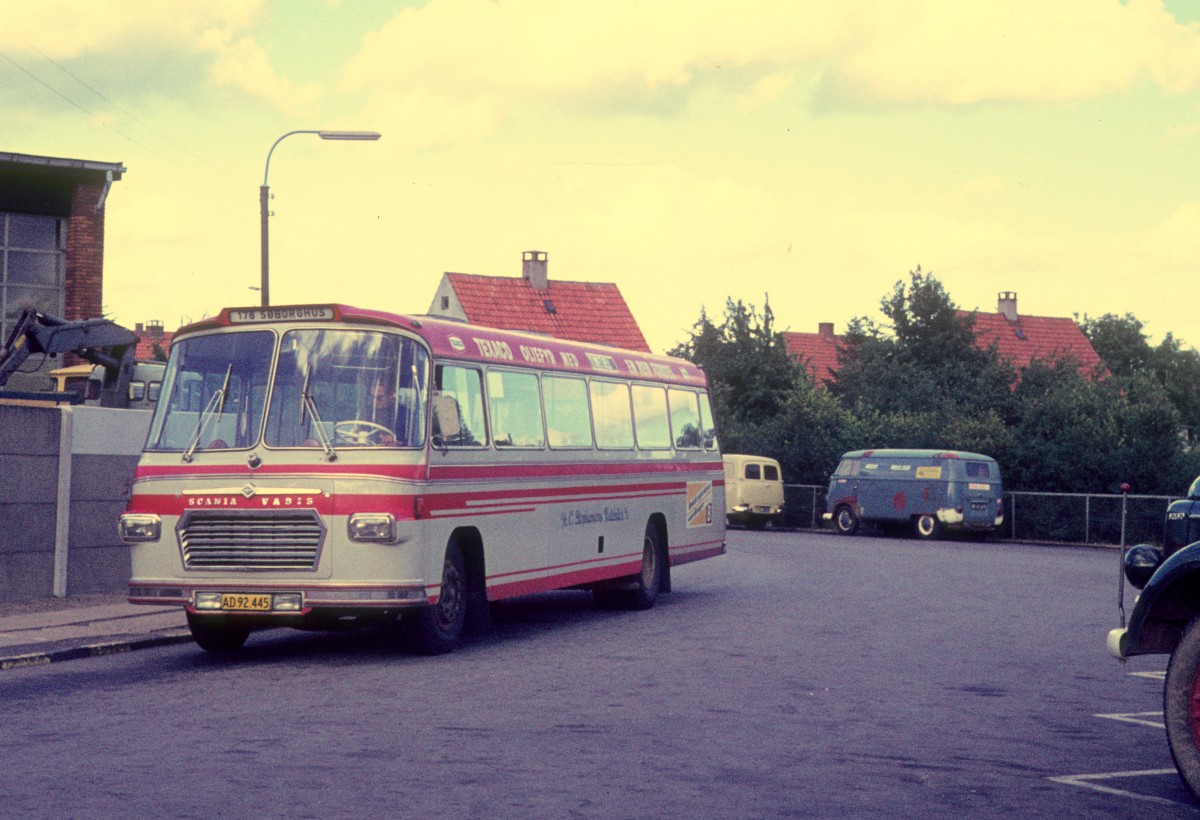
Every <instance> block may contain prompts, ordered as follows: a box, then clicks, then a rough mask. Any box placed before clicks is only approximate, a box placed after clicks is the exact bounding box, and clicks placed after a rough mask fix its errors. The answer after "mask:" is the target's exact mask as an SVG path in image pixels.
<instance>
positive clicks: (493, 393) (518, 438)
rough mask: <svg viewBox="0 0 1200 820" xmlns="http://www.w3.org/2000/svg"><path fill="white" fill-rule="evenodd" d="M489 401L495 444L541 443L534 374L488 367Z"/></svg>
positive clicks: (540, 410)
mask: <svg viewBox="0 0 1200 820" xmlns="http://www.w3.org/2000/svg"><path fill="white" fill-rule="evenodd" d="M487 389H488V405H489V408H490V409H491V415H492V439H493V441H495V442H496V446H497V447H541V446H542V444H544V443H545V436H544V435H543V433H542V405H541V400H540V397H539V393H538V380H537V376H535V375H534V374H532V373H516V372H513V371H511V370H489V371H488V374H487Z"/></svg>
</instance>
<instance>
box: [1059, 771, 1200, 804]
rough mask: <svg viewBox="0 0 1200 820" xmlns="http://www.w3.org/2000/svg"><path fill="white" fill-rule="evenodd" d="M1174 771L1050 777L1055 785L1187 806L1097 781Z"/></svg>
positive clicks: (1164, 773) (1151, 775) (1152, 775)
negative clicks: (1060, 784)
mask: <svg viewBox="0 0 1200 820" xmlns="http://www.w3.org/2000/svg"><path fill="white" fill-rule="evenodd" d="M1175 773H1176V772H1175V770H1174V769H1147V770H1145V771H1140V772H1104V773H1102V774H1068V775H1062V776H1060V777H1048V778H1046V779H1047V780H1051V781H1053V782H1055V783H1065V784H1066V785H1068V786H1079V787H1080V788H1084V789H1091V790H1092V791H1097V792H1103V793H1105V794H1112V795H1117V796H1119V797H1128V798H1131V799H1133V800H1145V801H1148V802H1150V803H1166V804H1168V805H1171V806H1186V805H1189V804H1187V803H1180V802H1179V801H1178V800H1168V799H1167V798H1165V797H1157V796H1155V795H1152V794H1138V793H1137V792H1131V791H1127V790H1126V789H1117V788H1114V787H1112V786H1105V785H1103V784H1101V783H1097V782H1095V781H1099V780H1116V779H1119V778H1129V777H1161V776H1163V775H1167V774H1175Z"/></svg>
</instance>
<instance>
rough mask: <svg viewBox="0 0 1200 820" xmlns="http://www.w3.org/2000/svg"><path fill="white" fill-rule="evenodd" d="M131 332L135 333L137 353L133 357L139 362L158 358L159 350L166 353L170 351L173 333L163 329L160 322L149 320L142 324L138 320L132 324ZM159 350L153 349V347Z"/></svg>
mask: <svg viewBox="0 0 1200 820" xmlns="http://www.w3.org/2000/svg"><path fill="white" fill-rule="evenodd" d="M133 332H134V333H135V334H137V337H138V343H137V354H136V356H135V358H136V359H137V360H138V361H139V362H150V361H154V360H155V359H156V358H158V353H159V350H161V352H162V353H163V355H166V354H167V353H169V352H170V351H171V337H172V336H174V335H175V334H173V333H171V332H169V331H167V330H164V329H163V324H162V322H159V321H150V322H146V323H145V324H143V323H142V322H138V323H137V324H135V325H134V326H133ZM156 347H157V348H158V349H159V350H155V348H156Z"/></svg>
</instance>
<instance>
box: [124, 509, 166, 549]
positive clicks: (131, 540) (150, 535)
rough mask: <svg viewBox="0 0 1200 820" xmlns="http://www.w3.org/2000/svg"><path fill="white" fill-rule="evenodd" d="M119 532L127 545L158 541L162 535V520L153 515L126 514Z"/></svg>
mask: <svg viewBox="0 0 1200 820" xmlns="http://www.w3.org/2000/svg"><path fill="white" fill-rule="evenodd" d="M117 530H118V532H120V534H121V540H122V541H124V542H125V543H126V544H137V543H140V542H143V541H157V540H158V539H159V536H161V535H162V519H161V518H159V517H158V516H157V515H154V514H153V513H125V514H124V515H122V516H121V522H120V523H119V524H118V525H117Z"/></svg>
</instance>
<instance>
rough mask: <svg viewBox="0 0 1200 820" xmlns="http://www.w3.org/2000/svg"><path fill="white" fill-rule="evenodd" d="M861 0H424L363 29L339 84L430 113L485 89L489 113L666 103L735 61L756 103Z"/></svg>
mask: <svg viewBox="0 0 1200 820" xmlns="http://www.w3.org/2000/svg"><path fill="white" fill-rule="evenodd" d="M863 5H864V2H863V0H852V1H851V2H846V3H839V4H826V3H818V2H801V3H796V2H738V3H733V2H721V1H719V0H695V2H691V3H688V4H678V5H675V4H643V3H638V2H633V1H632V0H614V2H609V3H599V4H597V3H588V4H581V3H561V2H555V0H511V1H510V2H503V3H495V2H491V1H490V0H433V1H432V2H430V3H427V4H426V5H424V6H422V7H420V8H410V9H405V10H404V11H402V12H401V13H400V14H398V15H397V16H396V17H395V18H393V19H392V20H391V21H390V22H389V23H387V24H386V25H385V26H383V27H382V28H380V29H379V30H378V31H376V32H373V33H371V34H369V35H367V36H366V37H365V38H364V41H363V47H362V49H361V51H360V52H359V54H357V55H356V56H355V58H354V59H353V60H351V61H350V63H349V64H348V66H347V68H346V71H345V73H344V78H343V82H342V85H341V89H342V90H343V91H344V92H347V93H354V92H362V91H366V92H369V93H371V94H373V95H374V96H375V99H376V100H377V101H378V103H379V107H380V108H385V107H387V105H389V104H390V103H391V101H393V100H397V99H399V100H403V101H405V102H404V103H403V104H405V105H406V106H415V105H416V104H417V102H420V103H423V104H426V105H428V106H429V108H428V109H426V111H427V116H428V117H429V118H430V119H432V121H433V122H434V123H438V122H442V121H443V120H448V121H453V120H455V119H461V118H462V116H463V113H462V112H463V111H464V110H465V111H472V110H474V109H476V108H477V107H479V106H480V104H481V102H482V101H486V105H487V107H488V109H489V110H490V111H491V112H492V114H493V118H492V120H491V123H490V124H491V125H498V124H499V123H502V122H503V121H505V120H506V119H507V118H510V117H513V116H516V115H517V112H519V111H521V110H523V109H526V108H528V107H530V106H538V105H546V106H553V107H557V108H569V109H571V110H574V111H577V112H580V113H587V111H588V109H589V108H590V109H592V112H593V113H595V112H597V111H600V112H603V113H605V114H611V113H614V112H618V111H620V110H621V109H624V110H625V111H626V112H628V113H634V114H639V115H641V114H646V113H649V112H652V111H654V110H658V111H660V112H665V113H673V112H677V111H679V110H681V106H680V105H679V103H678V96H679V95H681V94H686V93H687V92H689V91H690V90H692V89H694V88H696V87H697V86H698V82H697V81H698V80H699V79H700V78H702V77H704V76H706V75H709V76H722V75H729V74H733V73H736V75H737V76H738V77H739V79H742V78H743V77H744V79H743V81H742V85H741V86H740V87H738V88H736V89H734V94H736V95H739V96H740V97H741V104H743V105H745V104H756V103H757V104H761V103H764V102H769V101H771V100H773V99H776V98H778V96H779V95H780V94H781V93H783V91H784V90H786V88H787V86H788V84H789V83H790V72H789V71H788V70H787V69H786V67H787V66H789V65H792V64H795V63H796V62H799V61H804V60H809V59H812V58H814V57H821V56H827V55H830V54H832V53H835V52H836V51H837V49H838V48H839V47H840V46H841V44H843V43H844V42H846V41H847V40H848V39H849V38H850V37H851V35H852V32H853V29H854V20H855V10H856V9H858V8H860V7H862V6H863ZM736 104H737V103H736V102H735V101H734V99H733V98H732V97H731V98H730V100H729V105H730V106H731V107H733V106H734V105H736ZM475 119H476V122H477V123H478V124H480V125H485V123H483V122H482V121H480V120H479V119H478V118H475ZM417 121H422V122H423V121H424V117H422V118H419V120H417Z"/></svg>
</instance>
